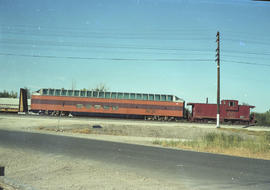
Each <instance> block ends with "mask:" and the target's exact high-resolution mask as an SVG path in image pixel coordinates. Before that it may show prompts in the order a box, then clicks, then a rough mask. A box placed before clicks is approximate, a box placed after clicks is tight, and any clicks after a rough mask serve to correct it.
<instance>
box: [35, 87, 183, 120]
mask: <svg viewBox="0 0 270 190" xmlns="http://www.w3.org/2000/svg"><path fill="white" fill-rule="evenodd" d="M184 109H185V102H184V101H183V100H182V99H180V98H178V97H176V96H174V95H166V94H146V93H124V92H101V91H85V90H66V89H47V88H46V89H45V88H43V89H40V90H39V91H37V93H36V94H35V95H32V98H31V111H32V112H38V113H41V114H49V115H50V114H51V115H55V114H64V115H70V114H72V115H89V116H107V117H125V118H144V119H147V120H178V119H181V118H183V117H184Z"/></svg>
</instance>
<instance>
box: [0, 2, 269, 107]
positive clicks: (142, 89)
mask: <svg viewBox="0 0 270 190" xmlns="http://www.w3.org/2000/svg"><path fill="white" fill-rule="evenodd" d="M269 18H270V3H269V2H255V1H251V0H113V1H112V0H91V1H88V0H79V1H75V0H57V1H55V0H27V1H22V0H0V91H2V90H9V91H11V90H13V91H19V88H21V87H28V88H30V89H31V90H32V91H36V90H38V89H40V88H66V89H71V88H72V83H73V84H74V83H75V85H76V89H83V88H86V89H92V88H94V87H96V86H97V85H99V84H100V83H103V84H105V85H106V87H107V88H109V91H117V92H135V93H136V92H138V93H161V94H173V95H176V96H178V97H179V98H182V99H184V100H185V101H186V102H205V101H206V98H207V97H208V99H209V102H210V103H215V102H216V96H217V95H216V94H217V65H216V62H215V58H216V57H215V56H216V48H217V43H216V33H217V31H219V32H220V51H221V99H236V100H239V103H248V104H250V105H254V106H256V108H255V109H254V111H257V112H265V111H267V110H269V109H270V98H269V97H270V88H269V86H270V85H269V84H270V77H269V74H270V36H269V34H270V22H269ZM72 81H73V82H72Z"/></svg>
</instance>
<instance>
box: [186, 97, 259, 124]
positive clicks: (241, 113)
mask: <svg viewBox="0 0 270 190" xmlns="http://www.w3.org/2000/svg"><path fill="white" fill-rule="evenodd" d="M187 105H189V106H192V109H191V110H192V111H191V116H190V118H189V119H190V120H191V121H193V122H209V121H216V115H217V104H208V103H205V104H204V103H188V104H187ZM254 107H255V106H250V105H239V104H238V101H237V100H222V101H221V104H220V122H221V123H231V124H249V123H254V122H255V120H254V116H253V115H251V116H250V109H251V108H254Z"/></svg>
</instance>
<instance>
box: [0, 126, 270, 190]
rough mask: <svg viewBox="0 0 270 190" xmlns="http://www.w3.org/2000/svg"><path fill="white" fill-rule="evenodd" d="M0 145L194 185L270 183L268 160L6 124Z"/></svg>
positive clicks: (269, 185) (222, 186) (231, 186)
mask: <svg viewBox="0 0 270 190" xmlns="http://www.w3.org/2000/svg"><path fill="white" fill-rule="evenodd" d="M0 146H4V147H10V148H12V147H16V148H22V149H26V148H27V149H34V150H38V151H42V152H44V153H48V154H61V155H66V156H69V157H80V158H83V159H91V160H98V161H101V162H103V163H104V165H105V166H106V165H107V166H109V167H115V168H118V167H121V168H125V169H128V170H130V171H134V172H137V173H139V174H143V175H146V176H152V177H156V178H162V179H168V180H172V181H175V182H176V181H179V183H183V184H185V185H186V186H187V187H189V188H191V189H262V190H269V189H270V161H267V160H259V159H248V158H239V157H232V156H223V155H215V154H208V153H198V152H192V151H182V150H175V149H166V148H158V147H150V146H141V145H132V144H124V143H115V142H108V141H99V140H91V139H82V138H74V137H65V136H57V135H48V134H38V133H26V132H13V131H5V130H0ZM0 159H1V156H0Z"/></svg>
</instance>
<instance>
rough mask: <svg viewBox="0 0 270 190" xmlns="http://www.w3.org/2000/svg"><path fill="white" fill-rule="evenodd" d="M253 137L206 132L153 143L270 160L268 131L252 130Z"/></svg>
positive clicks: (269, 134)
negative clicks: (187, 138)
mask: <svg viewBox="0 0 270 190" xmlns="http://www.w3.org/2000/svg"><path fill="white" fill-rule="evenodd" d="M252 135H253V137H248V138H243V137H242V136H240V135H239V134H225V133H214V132H213V133H208V134H206V135H205V136H203V137H202V138H201V139H198V140H191V141H180V140H179V141H160V140H156V141H154V142H153V144H158V145H162V146H165V147H175V148H181V149H188V150H195V151H200V152H210V153H219V154H226V155H233V156H241V157H249V158H260V159H268V160H270V132H258V133H257V132H255V133H254V132H252Z"/></svg>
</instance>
